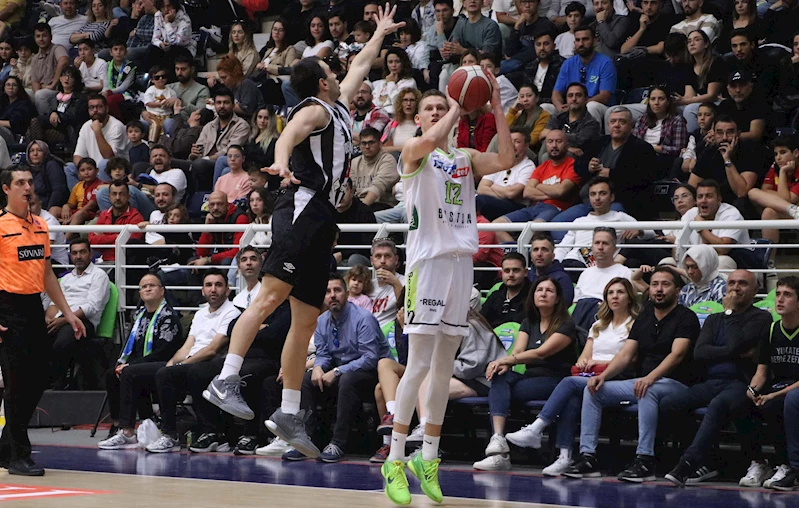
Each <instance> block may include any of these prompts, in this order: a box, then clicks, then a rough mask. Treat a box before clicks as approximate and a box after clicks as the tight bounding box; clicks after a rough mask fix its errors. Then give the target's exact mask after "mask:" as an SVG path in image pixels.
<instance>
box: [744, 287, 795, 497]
mask: <svg viewBox="0 0 799 508" xmlns="http://www.w3.org/2000/svg"><path fill="white" fill-rule="evenodd" d="M776 289H777V296H776V298H777V301H778V302H779V303H778V304H777V305H776V312H777V314H779V316H780V320H779V321H778V322H777V323H774V324H773V325H772V327H771V330H770V331H769V333H766V334H763V336H762V337H761V342H760V351H759V354H758V359H757V364H758V365H757V371H755V375H754V377H752V380H751V381H750V382H749V386H748V387H747V388H746V397H748V398H749V400H750V401H752V403H753V404H754V407H752V406H750V408H751V409H752V412H753V413H755V414H754V415H753V416H755V417H759V418H761V419H762V420H764V421H765V422H767V424H768V427H769V429H770V431H769V432H763V431H762V427H760V426H758V425H753V424H752V423H753V422H751V421H750V420H751V416H749V415H747V417H746V418H742V419H740V420H739V421H738V422H736V425H735V426H736V428H737V429H738V431H739V432H740V433H741V434H742V436H741V437H742V438H743V439H742V440H743V443H742V444H741V451H742V452H743V453H744V454H745V455H746V456H747V457H748V458H751V459H752V462H751V464H750V466H749V470H748V471H747V474H746V476H744V477H743V478H741V480H740V482H739V485H741V486H744V487H760V486H761V485H762V486H763V487H765V488H767V489H773V490H778V491H784V490H794V489H795V488H796V483H797V475H799V462H797V460H796V457H795V456H794V455H793V454H791V453H790V452H789V450H796V446H797V445H799V443H797V442H796V439H797V435H796V432H794V431H793V422H795V421H796V418H797V416H799V415H797V413H796V394H797V393H799V392H796V391H795V389H796V387H797V383H796V380H797V379H799V371H798V370H797V358H796V355H786V354H784V352H785V351H789V348H792V347H795V346H793V342H792V341H791V337H792V336H793V333H795V331H796V330H797V328H799V305H797V301H799V300H797V293H799V280H797V278H796V277H794V276H788V277H783V278H781V279H780V280H779V281H777V288H776ZM755 432H757V434H755ZM763 444H773V445H774V450H775V452H776V454H777V459H776V461H775V462H771V461H770V464H769V465H766V463H765V461H764V460H763V452H762V445H763ZM789 457H790V458H789ZM771 464H774V465H776V464H780V466H779V467H777V469H776V471H775V472H774V475H773V476H771V478H767V477H768V475H769V474H770V471H771V470H772V469H773V468H772V467H771Z"/></svg>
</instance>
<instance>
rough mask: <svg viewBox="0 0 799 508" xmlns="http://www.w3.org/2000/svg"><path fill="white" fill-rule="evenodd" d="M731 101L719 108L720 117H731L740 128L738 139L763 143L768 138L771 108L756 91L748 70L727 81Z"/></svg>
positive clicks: (731, 76) (720, 105)
mask: <svg viewBox="0 0 799 508" xmlns="http://www.w3.org/2000/svg"><path fill="white" fill-rule="evenodd" d="M727 92H728V93H729V95H730V98H729V99H724V100H723V101H721V104H719V106H718V114H719V116H722V115H724V116H729V117H730V118H732V119H733V121H734V122H735V125H737V126H738V132H739V133H740V135H739V136H738V139H741V140H749V141H762V140H763V138H764V137H766V136H768V131H767V118H766V117H767V116H768V113H769V111H770V109H771V108H770V107H769V105H768V103H767V102H766V100H765V99H764V98H763V97H762V95H760V94H759V93H757V92H759V90H758V91H757V92H756V91H755V85H754V83H753V82H752V75H751V74H750V73H749V72H748V71H746V70H738V71H735V72H733V73H732V74H730V77H729V79H728V80H727Z"/></svg>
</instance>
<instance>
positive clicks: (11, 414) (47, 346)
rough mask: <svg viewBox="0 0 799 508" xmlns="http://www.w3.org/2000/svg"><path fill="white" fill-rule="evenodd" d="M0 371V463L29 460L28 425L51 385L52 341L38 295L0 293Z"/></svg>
mask: <svg viewBox="0 0 799 508" xmlns="http://www.w3.org/2000/svg"><path fill="white" fill-rule="evenodd" d="M0 325H2V326H4V327H6V328H8V330H7V331H5V332H0V337H2V340H3V342H2V344H0V369H2V372H3V382H4V384H5V392H4V401H5V416H6V426H5V428H4V429H3V435H2V437H0V459H7V460H16V459H24V458H28V457H30V454H31V443H30V440H29V439H28V422H30V419H31V417H32V416H33V413H34V412H35V411H36V405H37V404H38V403H39V399H41V397H42V393H44V390H45V388H46V387H47V386H48V384H49V382H50V378H49V366H50V353H51V350H52V346H53V344H52V339H51V338H50V337H49V336H48V334H47V326H45V323H44V309H42V301H41V298H40V296H39V294H38V293H37V294H34V295H18V294H13V293H7V292H5V291H0Z"/></svg>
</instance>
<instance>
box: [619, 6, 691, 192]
mask: <svg viewBox="0 0 799 508" xmlns="http://www.w3.org/2000/svg"><path fill="white" fill-rule="evenodd" d="M685 1H693V0H685ZM633 136H635V137H637V138H639V139H642V140H644V141H646V142H647V143H649V144H650V145H652V149H653V150H655V154H657V162H658V167H657V168H656V171H657V175H658V178H667V177H668V175H669V173H670V172H671V167H672V165H673V164H674V161H675V160H676V158H677V156H678V155H680V152H681V151H682V150H683V149H685V147H686V145H687V144H688V131H687V130H686V124H685V118H683V117H682V115H678V114H677V108H676V107H675V104H674V101H673V100H672V93H671V91H670V90H669V89H668V88H666V87H665V86H663V85H655V86H653V87H651V88H650V89H649V97H648V99H647V106H646V113H645V114H644V115H643V116H641V117H640V118H639V119H638V122H636V124H635V128H634V129H633Z"/></svg>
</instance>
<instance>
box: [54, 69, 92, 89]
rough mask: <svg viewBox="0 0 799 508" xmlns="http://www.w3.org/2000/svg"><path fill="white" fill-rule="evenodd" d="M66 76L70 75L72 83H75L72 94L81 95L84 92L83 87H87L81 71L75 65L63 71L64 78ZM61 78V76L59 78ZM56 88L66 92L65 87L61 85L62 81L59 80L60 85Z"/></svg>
mask: <svg viewBox="0 0 799 508" xmlns="http://www.w3.org/2000/svg"><path fill="white" fill-rule="evenodd" d="M64 74H69V75H70V77H71V78H72V81H74V82H75V84H74V85H72V93H77V94H79V93H81V92H83V87H84V86H85V85H84V84H83V75H82V74H81V73H80V70H79V69H78V68H77V67H75V66H74V65H68V66H66V67H64V69H63V70H62V71H61V76H63V75H64ZM61 76H59V78H60V77H61ZM56 86H57V87H58V89H59V90H60V91H62V92H63V91H64V87H63V85H61V80H60V79H59V80H58V85H56Z"/></svg>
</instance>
